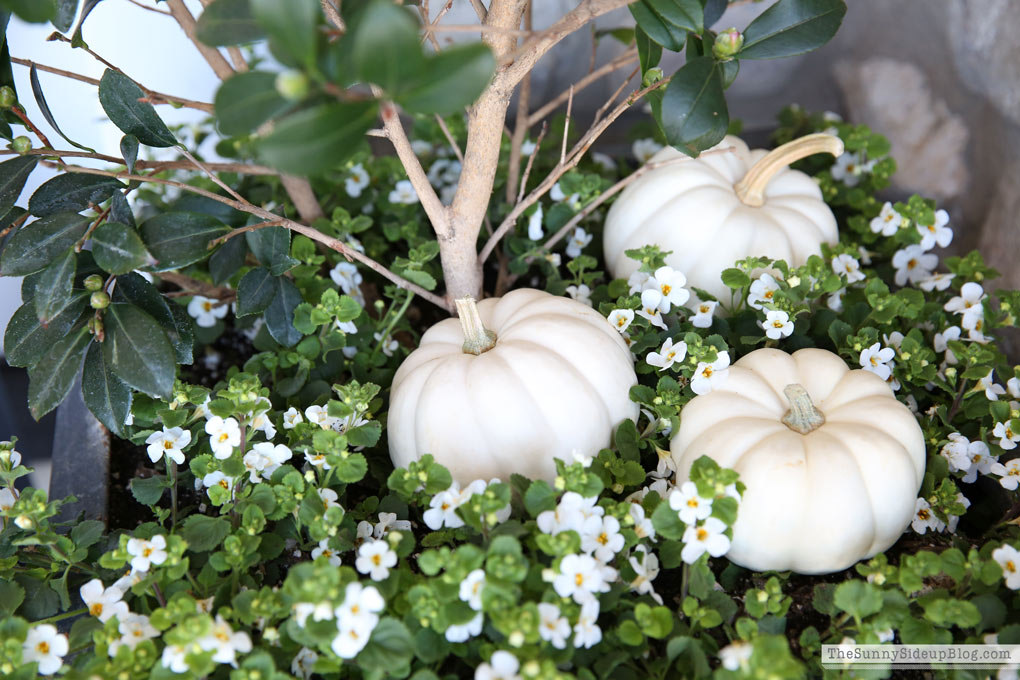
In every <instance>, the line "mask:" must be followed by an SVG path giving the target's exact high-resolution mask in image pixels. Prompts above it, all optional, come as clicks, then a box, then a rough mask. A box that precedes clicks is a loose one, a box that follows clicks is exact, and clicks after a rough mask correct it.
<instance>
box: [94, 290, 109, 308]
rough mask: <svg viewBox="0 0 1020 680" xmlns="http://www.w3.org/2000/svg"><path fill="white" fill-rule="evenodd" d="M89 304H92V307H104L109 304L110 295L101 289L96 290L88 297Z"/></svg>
mask: <svg viewBox="0 0 1020 680" xmlns="http://www.w3.org/2000/svg"><path fill="white" fill-rule="evenodd" d="M89 304H90V305H92V309H106V308H107V307H109V306H110V296H109V294H107V293H104V292H103V291H101V290H97V291H96V292H94V293H93V294H92V297H91V298H89Z"/></svg>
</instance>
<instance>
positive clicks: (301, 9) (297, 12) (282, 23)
mask: <svg viewBox="0 0 1020 680" xmlns="http://www.w3.org/2000/svg"><path fill="white" fill-rule="evenodd" d="M251 10H252V12H253V13H254V15H255V19H256V20H257V21H258V23H259V26H261V27H262V28H263V29H264V30H265V32H266V33H268V34H269V48H270V49H271V50H272V52H273V55H274V56H275V57H276V58H277V59H279V60H280V61H282V62H283V63H285V64H287V65H289V66H308V65H311V64H312V62H313V61H314V60H315V45H316V40H315V38H316V28H315V27H316V24H317V23H318V20H319V17H320V16H321V15H322V8H321V7H320V5H319V0H251Z"/></svg>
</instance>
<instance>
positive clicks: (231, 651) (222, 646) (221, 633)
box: [197, 615, 251, 667]
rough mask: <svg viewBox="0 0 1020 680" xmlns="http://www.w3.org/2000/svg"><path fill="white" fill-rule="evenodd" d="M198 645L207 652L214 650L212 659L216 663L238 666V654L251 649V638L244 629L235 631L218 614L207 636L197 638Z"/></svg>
mask: <svg viewBox="0 0 1020 680" xmlns="http://www.w3.org/2000/svg"><path fill="white" fill-rule="evenodd" d="M197 642H198V646H199V647H201V648H202V649H203V650H204V651H206V652H213V656H212V660H213V661H215V662H216V663H228V664H230V665H231V666H235V667H236V666H237V654H238V652H240V653H241V654H247V653H248V652H250V651H251V638H250V637H248V634H247V633H245V632H243V631H238V632H236V633H235V632H234V629H233V628H231V627H230V624H229V623H227V622H226V621H224V620H223V617H222V616H219V615H217V616H216V621H215V623H213V628H212V630H211V631H210V632H209V634H208V635H206V636H205V637H201V638H199V639H198V640H197Z"/></svg>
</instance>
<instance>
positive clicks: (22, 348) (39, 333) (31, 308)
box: [4, 292, 89, 368]
mask: <svg viewBox="0 0 1020 680" xmlns="http://www.w3.org/2000/svg"><path fill="white" fill-rule="evenodd" d="M88 300H89V295H88V293H84V292H79V293H74V294H73V295H72V296H71V297H70V298H68V299H67V300H65V301H64V308H63V309H61V310H60V311H59V313H57V314H56V315H55V316H54V317H53V318H52V319H51V320H50V323H49V325H48V326H43V325H42V324H41V323H39V317H38V316H37V315H36V313H35V302H34V299H28V300H26V301H25V304H23V305H22V306H21V307H19V308H18V309H17V311H15V312H14V315H13V316H12V317H11V320H10V321H9V322H8V323H7V329H6V330H5V331H4V358H5V359H6V360H7V363H8V364H10V365H11V366H18V367H20V368H25V367H27V366H31V365H32V364H34V363H36V362H37V361H39V359H41V358H42V356H43V354H45V353H46V351H47V350H48V349H49V348H50V347H51V346H53V343H55V342H56V341H57V340H59V339H60V338H62V337H64V335H66V334H67V332H68V331H69V330H71V328H73V327H74V325H75V324H76V323H77V322H78V320H79V319H80V318H81V315H82V313H83V312H84V311H85V309H86V308H87V307H88Z"/></svg>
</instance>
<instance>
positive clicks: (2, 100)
mask: <svg viewBox="0 0 1020 680" xmlns="http://www.w3.org/2000/svg"><path fill="white" fill-rule="evenodd" d="M17 101H18V96H17V95H16V94H14V88H12V87H10V86H9V85H4V86H3V87H0V108H3V109H9V108H11V107H12V106H14V104H15V103H16V102H17Z"/></svg>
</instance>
